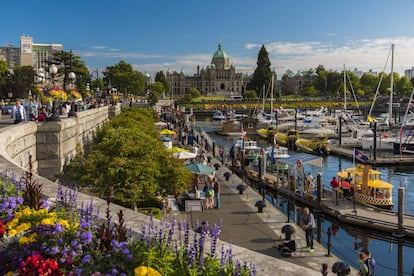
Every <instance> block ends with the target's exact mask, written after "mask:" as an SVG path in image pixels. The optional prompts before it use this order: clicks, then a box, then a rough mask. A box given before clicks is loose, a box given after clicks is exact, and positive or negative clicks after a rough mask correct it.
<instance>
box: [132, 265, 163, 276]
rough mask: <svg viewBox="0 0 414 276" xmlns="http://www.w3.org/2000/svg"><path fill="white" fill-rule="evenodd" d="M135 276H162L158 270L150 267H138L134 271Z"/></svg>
mask: <svg viewBox="0 0 414 276" xmlns="http://www.w3.org/2000/svg"><path fill="white" fill-rule="evenodd" d="M134 273H135V276H161V273H159V272H158V271H157V270H155V269H153V268H152V267H148V266H138V267H136V268H135V269H134Z"/></svg>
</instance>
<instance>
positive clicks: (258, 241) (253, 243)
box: [164, 159, 356, 275]
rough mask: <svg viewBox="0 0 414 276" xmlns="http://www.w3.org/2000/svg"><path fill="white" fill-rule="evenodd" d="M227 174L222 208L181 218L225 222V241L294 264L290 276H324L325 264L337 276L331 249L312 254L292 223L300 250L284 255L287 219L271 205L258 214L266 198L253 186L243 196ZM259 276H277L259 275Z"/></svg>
mask: <svg viewBox="0 0 414 276" xmlns="http://www.w3.org/2000/svg"><path fill="white" fill-rule="evenodd" d="M212 163H213V164H215V163H219V161H217V160H215V159H213V160H212ZM225 172H231V171H230V170H229V169H228V168H226V167H224V166H221V167H220V168H219V170H218V171H217V173H216V175H217V177H218V179H219V180H220V183H221V194H220V198H221V208H220V209H209V210H204V211H189V212H181V213H175V215H177V216H178V219H184V218H187V219H189V220H190V221H191V222H192V225H193V226H194V225H195V222H196V221H197V220H198V221H199V222H201V221H208V223H209V224H211V225H212V224H214V223H218V222H219V221H220V220H222V232H221V234H220V239H221V240H222V241H225V242H230V243H232V244H234V245H238V246H240V247H244V248H246V249H249V250H252V251H255V252H258V253H262V254H265V255H268V256H271V257H274V258H275V261H278V262H279V261H283V262H284V263H287V265H288V264H289V263H290V264H291V267H292V269H293V270H292V274H290V275H313V274H315V275H321V268H322V264H323V263H326V264H328V266H329V269H328V271H329V274H328V275H335V274H334V273H332V272H331V271H332V265H333V264H334V263H335V262H337V261H340V260H339V259H338V258H337V257H335V256H331V257H327V256H325V255H326V254H327V249H326V248H324V247H323V246H322V245H321V244H319V243H317V242H316V240H315V246H314V247H315V251H314V252H313V253H309V252H308V251H307V250H306V248H305V247H306V240H305V233H304V231H303V230H302V229H301V228H300V227H298V226H297V225H296V224H294V223H292V222H291V223H289V224H291V225H292V226H293V227H294V228H295V229H296V233H295V234H294V239H295V240H296V244H297V247H298V250H297V252H296V253H295V254H294V256H292V257H284V256H282V255H281V253H280V251H279V249H278V248H277V246H278V244H280V243H282V242H284V240H283V239H284V237H285V236H284V234H282V233H281V229H282V227H283V226H284V225H286V224H288V223H287V216H286V215H285V214H283V213H282V212H281V211H279V210H278V209H276V208H274V207H273V206H271V204H270V203H269V202H268V203H267V206H266V207H265V208H264V210H263V213H258V209H257V207H255V203H256V202H257V201H258V200H261V199H262V195H260V194H258V193H257V192H256V191H254V190H253V189H252V188H250V187H248V188H247V190H245V191H244V193H243V194H242V195H240V194H239V192H238V190H237V188H236V187H237V185H239V184H241V183H242V180H241V179H240V178H239V177H238V176H237V175H235V174H233V175H232V176H231V177H230V179H229V180H228V181H226V180H224V177H223V174H224V173H225ZM171 215H172V214H165V215H164V216H166V218H168V217H170V216H171ZM285 265H286V264H285ZM288 266H289V265H288ZM300 267H302V268H305V269H307V270H305V271H303V270H302V269H299V268H300ZM295 269H296V271H295ZM312 271H313V272H314V273H312ZM309 273H311V274H309ZM355 273H356V271H355V270H354V269H353V270H352V275H355ZM258 275H273V274H261V273H258Z"/></svg>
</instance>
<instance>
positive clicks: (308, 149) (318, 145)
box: [295, 136, 331, 156]
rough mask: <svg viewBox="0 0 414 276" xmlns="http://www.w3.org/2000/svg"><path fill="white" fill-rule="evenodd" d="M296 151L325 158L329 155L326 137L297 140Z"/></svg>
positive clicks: (329, 150)
mask: <svg viewBox="0 0 414 276" xmlns="http://www.w3.org/2000/svg"><path fill="white" fill-rule="evenodd" d="M295 146H296V149H297V150H298V151H301V152H305V153H309V154H316V155H321V156H326V155H328V154H330V153H331V149H330V148H329V146H328V138H327V137H326V136H315V137H313V138H310V139H306V138H298V139H297V140H296V142H295Z"/></svg>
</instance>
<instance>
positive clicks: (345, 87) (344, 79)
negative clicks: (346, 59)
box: [344, 64, 346, 112]
mask: <svg viewBox="0 0 414 276" xmlns="http://www.w3.org/2000/svg"><path fill="white" fill-rule="evenodd" d="M345 74H346V73H345V64H344V112H346V75H345Z"/></svg>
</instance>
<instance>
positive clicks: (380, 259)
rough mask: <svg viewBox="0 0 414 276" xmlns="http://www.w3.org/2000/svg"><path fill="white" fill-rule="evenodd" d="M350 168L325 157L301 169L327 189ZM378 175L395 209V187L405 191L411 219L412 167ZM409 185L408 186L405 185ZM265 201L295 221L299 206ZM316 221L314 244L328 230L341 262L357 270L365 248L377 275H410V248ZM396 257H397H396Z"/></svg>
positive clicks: (227, 142)
mask: <svg viewBox="0 0 414 276" xmlns="http://www.w3.org/2000/svg"><path fill="white" fill-rule="evenodd" d="M210 136H211V138H212V139H213V140H214V141H215V143H216V144H217V145H219V146H223V147H224V148H225V149H227V151H228V150H229V149H230V148H231V146H232V145H233V143H234V139H235V138H234V137H228V136H220V135H216V134H214V133H210ZM258 144H259V146H262V147H265V146H266V142H265V141H264V140H260V139H258ZM351 166H353V164H352V160H348V159H344V158H340V157H336V156H328V157H326V158H324V161H323V168H315V167H310V166H308V167H306V168H305V169H306V170H307V171H309V172H311V173H312V174H313V175H316V173H318V172H321V173H322V182H323V183H322V184H323V185H325V186H329V181H330V179H332V176H335V175H336V172H337V171H338V170H341V169H342V168H344V169H345V168H348V167H351ZM377 169H379V170H380V171H381V173H382V179H384V180H385V181H388V182H390V183H392V184H393V185H394V187H395V188H394V191H393V199H394V203H395V207H394V208H395V209H394V211H396V208H397V206H398V204H397V198H398V197H397V191H398V189H396V187H399V186H403V187H405V212H406V213H407V214H411V215H414V173H413V170H412V167H393V168H392V167H388V168H377ZM409 183H411V185H410V184H409ZM266 199H267V200H268V201H269V202H271V203H272V205H273V206H275V208H277V209H279V210H281V211H282V212H283V213H285V214H286V215H287V214H288V213H289V215H288V218H289V221H290V222H296V221H297V220H298V216H299V213H298V212H297V209H298V208H300V207H301V206H295V205H294V204H293V203H292V202H289V201H288V200H286V199H285V198H283V197H281V196H280V195H277V194H267V195H266ZM315 218H316V220H317V225H318V229H317V232H316V233H317V235H316V236H315V237H316V238H317V240H318V241H319V242H320V243H321V244H322V245H323V246H325V247H326V246H327V243H328V234H327V233H328V228H330V229H331V231H332V235H331V237H330V238H331V243H332V247H331V249H330V250H331V253H332V254H334V255H336V256H338V257H339V258H341V259H342V260H343V261H344V262H347V263H349V264H350V265H352V266H354V267H355V268H357V267H358V266H357V259H358V253H359V251H360V250H361V249H362V248H368V249H369V250H370V251H371V252H372V254H373V256H374V258H375V259H376V261H377V268H376V269H377V275H411V272H412V271H413V268H414V245H413V244H408V243H406V242H405V243H403V241H396V240H395V239H394V238H393V237H381V236H380V235H378V234H376V233H369V234H368V233H367V232H366V231H364V229H357V228H351V227H347V226H346V225H342V224H341V223H340V222H337V221H334V220H333V219H332V218H326V217H324V216H321V215H320V214H315ZM399 256H400V257H399Z"/></svg>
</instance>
